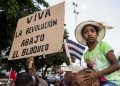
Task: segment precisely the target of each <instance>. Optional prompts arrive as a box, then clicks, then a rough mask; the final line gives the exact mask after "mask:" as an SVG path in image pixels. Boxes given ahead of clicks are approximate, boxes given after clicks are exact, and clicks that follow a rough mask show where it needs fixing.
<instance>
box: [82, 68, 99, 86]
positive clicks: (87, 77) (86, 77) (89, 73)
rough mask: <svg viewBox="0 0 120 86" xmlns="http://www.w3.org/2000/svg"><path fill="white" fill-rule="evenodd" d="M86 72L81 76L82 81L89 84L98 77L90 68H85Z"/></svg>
mask: <svg viewBox="0 0 120 86" xmlns="http://www.w3.org/2000/svg"><path fill="white" fill-rule="evenodd" d="M86 72H87V74H86V75H84V76H83V80H82V81H83V83H86V84H91V83H93V82H95V81H96V80H97V79H98V73H97V72H93V71H92V70H86Z"/></svg>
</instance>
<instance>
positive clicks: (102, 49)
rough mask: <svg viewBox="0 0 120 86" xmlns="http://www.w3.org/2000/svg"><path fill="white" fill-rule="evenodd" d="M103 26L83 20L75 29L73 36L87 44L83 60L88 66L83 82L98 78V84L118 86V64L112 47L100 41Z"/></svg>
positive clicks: (119, 73)
mask: <svg viewBox="0 0 120 86" xmlns="http://www.w3.org/2000/svg"><path fill="white" fill-rule="evenodd" d="M105 31H106V30H105V26H104V25H103V24H102V23H99V22H96V21H91V20H89V21H84V22H82V23H80V24H79V25H78V26H77V28H76V29H75V36H76V39H77V41H78V42H79V43H81V44H83V45H85V46H88V50H87V51H86V52H85V54H84V60H85V62H86V63H87V66H88V67H89V68H93V69H94V70H95V71H96V72H95V73H92V72H90V71H89V70H88V72H89V73H88V74H86V75H85V76H84V77H83V82H84V83H88V84H89V83H92V82H94V81H95V79H97V78H99V79H100V86H120V72H119V71H118V70H119V69H120V65H119V63H118V61H117V59H116V56H115V55H114V50H113V49H112V47H111V46H110V45H109V44H108V43H106V42H104V41H102V39H103V38H104V36H105Z"/></svg>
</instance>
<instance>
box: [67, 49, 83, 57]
mask: <svg viewBox="0 0 120 86" xmlns="http://www.w3.org/2000/svg"><path fill="white" fill-rule="evenodd" d="M68 49H69V50H73V51H75V52H76V53H78V54H80V55H81V56H82V55H83V53H82V52H80V51H78V50H77V49H75V48H73V47H68Z"/></svg>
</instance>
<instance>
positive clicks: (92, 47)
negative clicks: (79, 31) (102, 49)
mask: <svg viewBox="0 0 120 86" xmlns="http://www.w3.org/2000/svg"><path fill="white" fill-rule="evenodd" d="M97 43H98V41H95V42H92V43H88V48H89V51H91V50H93V49H94V48H95V47H96V45H97Z"/></svg>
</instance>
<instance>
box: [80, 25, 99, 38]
mask: <svg viewBox="0 0 120 86" xmlns="http://www.w3.org/2000/svg"><path fill="white" fill-rule="evenodd" d="M87 26H92V27H93V28H94V29H95V31H96V33H97V34H98V32H99V27H97V26H95V25H92V24H87V25H85V26H84V27H83V29H82V31H81V34H82V37H83V32H84V30H85V28H86V27H87Z"/></svg>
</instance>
